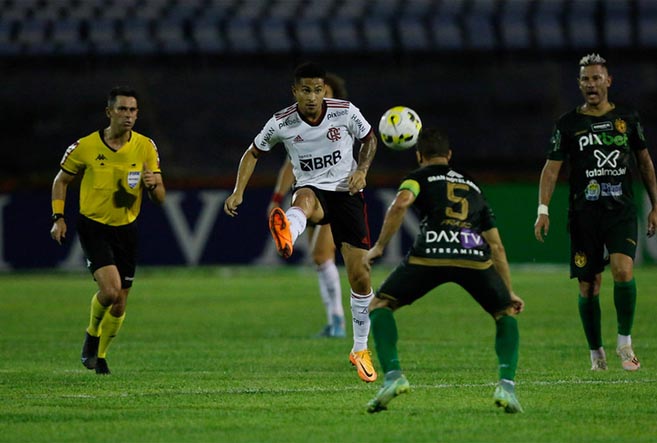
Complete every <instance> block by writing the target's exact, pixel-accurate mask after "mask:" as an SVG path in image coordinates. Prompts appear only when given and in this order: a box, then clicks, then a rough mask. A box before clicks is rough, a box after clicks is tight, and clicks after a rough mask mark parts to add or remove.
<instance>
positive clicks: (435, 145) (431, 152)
mask: <svg viewBox="0 0 657 443" xmlns="http://www.w3.org/2000/svg"><path fill="white" fill-rule="evenodd" d="M416 149H417V151H418V152H419V153H420V155H421V156H422V158H425V159H430V158H432V157H449V151H450V147H449V139H448V138H447V134H446V133H445V132H444V131H442V130H440V129H436V128H422V131H420V136H419V137H418V140H417V145H416Z"/></svg>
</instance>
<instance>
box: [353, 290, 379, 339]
mask: <svg viewBox="0 0 657 443" xmlns="http://www.w3.org/2000/svg"><path fill="white" fill-rule="evenodd" d="M373 297H374V292H373V291H372V289H370V293H369V294H367V295H362V294H356V293H355V292H354V291H353V289H352V290H351V317H352V319H353V326H354V347H353V349H352V351H362V350H364V349H367V337H368V336H369V335H370V309H369V307H370V301H372V298H373Z"/></svg>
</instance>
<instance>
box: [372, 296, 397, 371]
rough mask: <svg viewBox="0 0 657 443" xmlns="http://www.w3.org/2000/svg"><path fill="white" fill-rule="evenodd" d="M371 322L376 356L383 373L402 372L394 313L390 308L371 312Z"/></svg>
mask: <svg viewBox="0 0 657 443" xmlns="http://www.w3.org/2000/svg"><path fill="white" fill-rule="evenodd" d="M370 321H371V328H372V336H373V337H374V343H375V346H376V355H377V356H378V357H379V363H381V367H382V368H383V373H384V374H385V373H387V372H389V371H401V366H400V365H399V357H398V356H397V323H396V322H395V317H394V315H393V314H392V311H391V310H390V309H388V308H378V309H375V310H373V311H371V312H370Z"/></svg>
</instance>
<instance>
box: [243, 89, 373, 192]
mask: <svg viewBox="0 0 657 443" xmlns="http://www.w3.org/2000/svg"><path fill="white" fill-rule="evenodd" d="M322 108H323V109H322V115H321V116H320V119H319V121H318V122H317V123H315V124H311V123H309V122H308V121H307V120H305V119H304V118H303V116H302V115H301V114H300V113H299V110H298V108H297V104H296V103H295V104H293V105H292V106H289V107H287V108H285V109H283V110H281V111H279V112H277V113H276V114H274V115H273V117H272V118H270V119H269V121H268V122H267V124H266V125H265V127H264V128H262V131H261V132H260V134H258V135H257V136H256V138H255V140H254V141H253V144H254V145H255V147H256V148H258V149H259V150H261V151H270V150H271V149H272V148H273V147H274V146H275V145H276V144H278V143H283V144H284V145H285V149H286V150H287V153H288V156H289V157H290V160H291V161H292V169H293V172H294V177H295V178H296V186H297V187H300V186H306V185H311V186H314V187H316V188H318V189H323V190H325V191H343V192H344V191H348V190H349V186H348V179H349V176H350V175H351V173H352V172H353V171H354V170H355V169H356V166H357V164H356V161H355V160H354V153H353V149H354V140H360V141H362V140H363V139H365V137H367V135H368V134H369V133H370V131H371V130H372V125H370V124H369V123H368V121H367V120H365V118H364V117H363V115H362V114H361V113H360V110H359V109H358V108H357V107H356V106H354V105H353V104H352V103H351V102H348V101H346V100H337V99H328V98H325V99H324V106H322Z"/></svg>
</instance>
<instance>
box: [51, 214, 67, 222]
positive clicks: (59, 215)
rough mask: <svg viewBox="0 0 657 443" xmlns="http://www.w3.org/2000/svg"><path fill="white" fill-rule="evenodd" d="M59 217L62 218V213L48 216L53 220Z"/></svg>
mask: <svg viewBox="0 0 657 443" xmlns="http://www.w3.org/2000/svg"><path fill="white" fill-rule="evenodd" d="M60 218H64V214H60V213H57V214H53V215H51V216H50V219H51V220H52V221H53V222H56V221H57V220H59V219H60Z"/></svg>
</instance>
